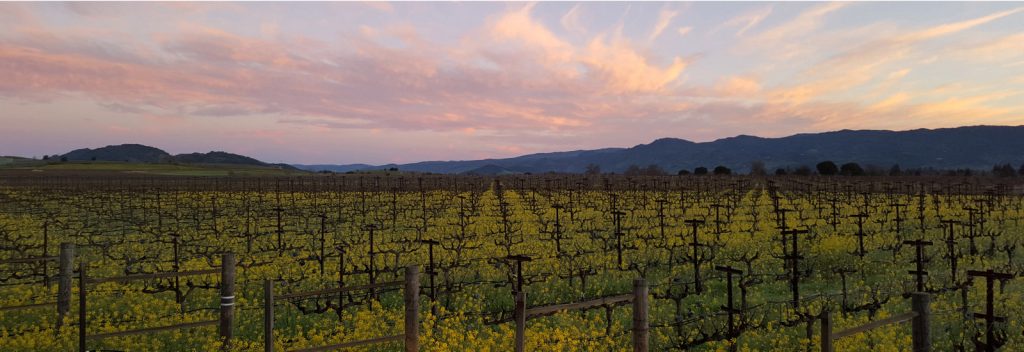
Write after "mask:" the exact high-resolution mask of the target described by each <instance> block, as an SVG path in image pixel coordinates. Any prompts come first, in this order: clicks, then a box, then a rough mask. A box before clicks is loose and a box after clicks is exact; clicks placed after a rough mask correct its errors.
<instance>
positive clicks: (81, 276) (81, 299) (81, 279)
mask: <svg viewBox="0 0 1024 352" xmlns="http://www.w3.org/2000/svg"><path fill="white" fill-rule="evenodd" d="M85 267H86V263H85V261H81V262H79V264H78V351H79V352H85V328H86V327H88V326H89V321H88V320H86V319H85V286H86V285H85V284H86V282H85Z"/></svg>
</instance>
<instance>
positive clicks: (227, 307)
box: [220, 252, 235, 347]
mask: <svg viewBox="0 0 1024 352" xmlns="http://www.w3.org/2000/svg"><path fill="white" fill-rule="evenodd" d="M220 267H221V272H220V273H221V277H220V337H221V338H222V339H223V340H224V346H225V347H227V346H229V345H230V344H231V337H232V336H233V333H232V326H234V321H235V310H234V307H235V254H234V253H231V252H227V253H224V254H223V255H222V256H221V262H220Z"/></svg>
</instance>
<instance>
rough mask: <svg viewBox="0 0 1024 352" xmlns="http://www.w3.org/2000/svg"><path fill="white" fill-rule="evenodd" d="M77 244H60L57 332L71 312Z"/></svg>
mask: <svg viewBox="0 0 1024 352" xmlns="http://www.w3.org/2000/svg"><path fill="white" fill-rule="evenodd" d="M74 261H75V244H74V243H61V244H60V263H59V264H58V265H59V269H60V277H58V278H57V280H58V281H57V329H56V330H57V331H56V332H60V327H61V326H62V325H64V317H66V316H67V315H68V312H70V311H71V277H72V276H74V270H75V268H74Z"/></svg>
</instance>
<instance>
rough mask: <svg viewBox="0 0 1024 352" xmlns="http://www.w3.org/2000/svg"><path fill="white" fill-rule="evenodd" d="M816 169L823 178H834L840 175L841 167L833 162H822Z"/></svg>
mask: <svg viewBox="0 0 1024 352" xmlns="http://www.w3.org/2000/svg"><path fill="white" fill-rule="evenodd" d="M815 168H817V169H818V174H819V175H823V176H832V175H835V174H837V173H839V167H838V166H836V163H834V162H832V161H831V160H826V161H822V162H820V163H818V165H816V166H815Z"/></svg>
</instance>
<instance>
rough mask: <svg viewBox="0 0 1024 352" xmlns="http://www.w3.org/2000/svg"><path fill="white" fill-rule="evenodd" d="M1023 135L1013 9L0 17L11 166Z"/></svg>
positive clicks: (26, 6)
mask: <svg viewBox="0 0 1024 352" xmlns="http://www.w3.org/2000/svg"><path fill="white" fill-rule="evenodd" d="M978 124H991V125H1021V124H1024V4H1022V3H973V2H962V3H960V2H954V3H614V2H612V3H609V2H603V3H568V2H559V3H543V2H542V3H493V2H492V3H383V2H374V3H296V4H292V3H0V155H22V156H42V155H43V154H53V153H64V152H67V151H69V150H71V149H75V148H80V147H101V146H104V145H108V144H121V143H142V144H147V145H152V146H155V147H159V148H162V149H165V150H167V151H168V152H171V153H183V152H195V151H202V152H205V151H209V150H224V151H228V152H234V153H240V154H245V155H249V156H252V157H255V158H257V159H261V160H263V161H268V162H291V163H335V164H342V163H357V162H358V163H373V164H384V163H391V162H399V163H402V162H412V161H422V160H450V159H478V158H494V157H509V156H516V155H521V154H526V153H533V152H544V151H562V150H575V149H592V148H601V147H628V146H632V145H636V144H640V143H648V142H650V141H652V140H654V139H657V138H660V137H678V138H685V139H689V140H694V141H709V140H714V139H717V138H722V137H729V136H734V135H737V134H749V135H757V136H765V137H780V136H786V135H790V134H794V133H803V132H820V131H829V130H838V129H899V130H903V129H914V128H922V127H924V128H936V127H954V126H962V125H978Z"/></svg>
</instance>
